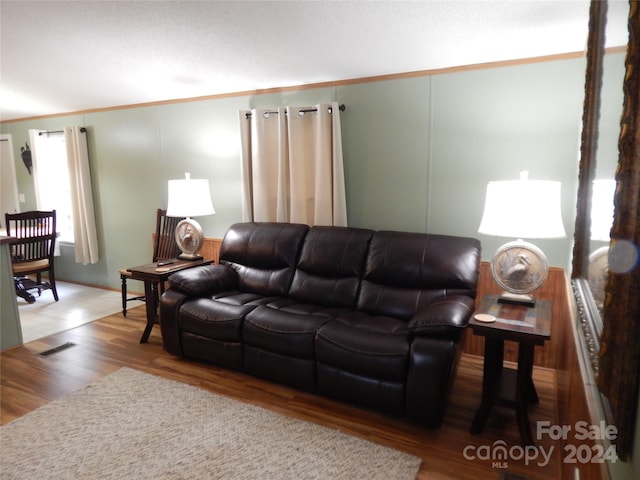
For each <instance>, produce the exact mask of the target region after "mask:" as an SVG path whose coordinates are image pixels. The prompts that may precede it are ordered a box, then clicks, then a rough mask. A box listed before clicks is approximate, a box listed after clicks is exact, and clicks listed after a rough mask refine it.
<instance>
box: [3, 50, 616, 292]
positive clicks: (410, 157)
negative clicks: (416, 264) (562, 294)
mask: <svg viewBox="0 0 640 480" xmlns="http://www.w3.org/2000/svg"><path fill="white" fill-rule="evenodd" d="M584 68H585V61H584V59H573V60H559V61H550V62H542V63H533V64H526V65H516V66H508V67H500V68H492V69H479V70H468V71H460V72H456V73H447V74H436V75H430V76H416V77H409V78H403V79H395V80H387V81H379V82H368V83H367V82H363V83H356V84H350V85H344V86H338V87H323V88H316V89H303V90H298V91H291V92H282V93H270V94H263V95H254V96H238V97H231V98H221V99H215V100H202V101H192V102H184V103H179V104H170V105H156V106H148V107H137V108H124V109H119V110H111V111H105V112H95V113H87V114H83V115H69V116H61V117H54V118H48V119H40V120H28V121H16V122H9V123H4V124H2V125H1V126H0V131H1V132H2V133H9V134H12V135H13V145H14V148H15V149H16V152H15V158H16V170H17V172H18V185H19V191H20V193H24V194H25V196H26V203H25V204H23V205H22V206H23V209H24V210H27V209H30V208H34V207H35V200H34V194H33V184H32V178H31V177H30V176H29V175H28V174H27V172H26V169H25V168H24V166H23V165H22V162H21V161H20V156H19V147H20V146H21V145H24V142H25V141H28V129H29V128H43V129H55V130H58V129H60V128H62V127H64V126H68V125H72V124H75V125H82V126H85V127H87V129H88V135H89V137H88V138H89V145H90V156H91V168H92V175H93V183H94V197H95V206H96V215H97V220H98V225H99V227H98V228H99V239H100V249H101V260H100V262H99V263H98V264H96V265H92V266H82V265H78V264H75V263H74V261H73V252H72V247H70V246H65V245H63V246H62V257H61V258H60V259H59V262H58V276H59V277H60V278H61V279H67V280H71V281H77V282H82V283H88V284H94V285H101V286H106V287H110V288H117V287H118V286H119V275H118V269H120V268H122V267H126V266H131V265H137V264H141V263H144V262H146V261H147V260H148V259H149V258H150V257H151V240H150V235H151V232H152V230H153V226H154V221H155V210H156V208H158V207H166V201H167V181H168V180H169V179H173V178H180V177H182V176H183V174H184V172H187V171H188V172H190V173H191V175H192V177H193V178H208V179H209V180H210V182H211V187H212V197H213V204H214V207H215V209H216V215H214V216H211V217H203V218H201V219H199V221H200V223H201V224H202V226H203V229H204V232H205V234H206V235H207V236H209V237H220V236H222V235H223V234H224V232H225V230H226V229H227V227H228V226H229V225H230V224H232V223H233V222H236V221H240V219H241V210H240V208H241V207H240V148H239V142H240V139H239V129H238V110H241V109H251V108H262V107H277V106H278V105H311V104H315V103H320V102H329V101H332V100H336V101H338V102H340V103H344V104H346V106H347V110H346V111H345V112H343V113H341V119H342V132H343V151H344V159H345V176H346V185H347V202H348V215H349V221H350V224H351V225H352V226H358V227H369V228H374V229H398V230H407V231H418V232H423V231H428V232H431V233H444V234H454V235H466V236H474V237H478V238H480V239H481V241H482V243H483V258H484V259H485V260H489V259H491V257H492V256H493V253H494V251H495V249H496V248H497V247H498V246H499V245H501V244H502V243H504V242H505V241H507V240H508V239H499V238H491V237H485V236H480V235H478V234H477V228H478V225H479V222H480V217H481V214H482V207H483V202H484V194H485V188H486V183H487V182H488V181H489V180H499V179H515V178H517V177H518V174H519V172H520V171H521V170H523V169H527V170H529V171H530V172H531V175H530V178H533V179H550V180H559V181H561V182H562V184H563V218H564V224H565V228H566V230H567V235H568V236H567V238H565V239H560V240H547V241H536V242H535V243H536V244H538V245H539V246H540V247H541V248H542V249H543V250H544V251H545V253H546V254H547V256H548V257H549V263H550V264H551V265H554V266H560V267H564V268H567V267H568V266H569V265H570V260H569V259H570V252H571V244H572V236H573V223H574V209H575V190H576V179H577V162H578V156H579V142H580V124H581V116H582V99H583V90H584ZM614 121H618V119H617V118H616V119H614Z"/></svg>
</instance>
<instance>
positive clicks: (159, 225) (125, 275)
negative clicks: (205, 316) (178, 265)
mask: <svg viewBox="0 0 640 480" xmlns="http://www.w3.org/2000/svg"><path fill="white" fill-rule="evenodd" d="M180 220H182V218H178V217H167V211H166V210H163V209H161V208H159V209H158V211H157V212H156V233H155V236H154V240H153V258H152V262H159V261H162V260H170V259H174V258H177V257H178V255H180V248H179V247H178V244H177V243H176V240H175V236H174V235H175V230H176V226H177V225H178V223H179V222H180ZM119 273H120V282H121V284H122V315H123V316H124V317H126V316H127V302H131V301H133V300H139V301H142V302H144V301H145V297H144V295H140V296H136V297H128V296H127V280H128V279H130V278H131V273H130V272H129V271H128V270H127V269H123V270H120V271H119ZM163 292H164V284H160V295H162V293H163Z"/></svg>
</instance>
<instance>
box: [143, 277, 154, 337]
mask: <svg viewBox="0 0 640 480" xmlns="http://www.w3.org/2000/svg"><path fill="white" fill-rule="evenodd" d="M144 296H145V304H146V308H147V326H146V327H145V329H144V332H143V334H142V338H140V343H147V342H148V341H149V335H150V334H151V329H152V328H153V325H154V324H155V323H156V319H157V316H158V284H157V282H154V281H151V280H145V281H144Z"/></svg>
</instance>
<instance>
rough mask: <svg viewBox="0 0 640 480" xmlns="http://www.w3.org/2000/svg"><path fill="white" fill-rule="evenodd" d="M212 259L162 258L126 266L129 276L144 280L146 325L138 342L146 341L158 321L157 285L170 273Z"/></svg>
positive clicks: (206, 262)
mask: <svg viewBox="0 0 640 480" xmlns="http://www.w3.org/2000/svg"><path fill="white" fill-rule="evenodd" d="M211 263H213V260H204V259H201V260H178V259H175V260H163V261H159V262H154V263H149V264H147V265H140V266H139V267H131V268H128V269H127V271H129V272H131V278H133V279H134V280H141V281H143V282H144V296H145V303H146V308H147V326H146V327H145V329H144V332H143V333H142V338H140V343H147V341H148V340H149V335H150V334H151V329H152V328H153V325H154V324H155V323H157V321H158V303H159V297H158V285H160V283H161V282H164V281H166V280H167V278H169V276H170V275H171V274H172V273H175V272H177V271H179V270H186V269H187V268H193V267H200V266H202V265H210V264H211Z"/></svg>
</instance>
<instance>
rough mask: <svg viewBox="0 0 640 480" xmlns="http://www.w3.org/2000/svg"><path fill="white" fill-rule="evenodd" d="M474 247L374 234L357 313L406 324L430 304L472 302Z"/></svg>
mask: <svg viewBox="0 0 640 480" xmlns="http://www.w3.org/2000/svg"><path fill="white" fill-rule="evenodd" d="M480 251H481V247H480V242H479V241H478V240H476V239H473V238H466V237H453V236H447V235H431V234H426V233H406V232H389V231H380V232H376V233H374V234H373V238H372V239H371V244H370V247H369V254H368V256H367V262H366V270H365V274H364V279H363V282H362V286H361V289H360V296H359V299H358V309H359V310H362V311H365V312H368V313H370V314H372V315H388V316H392V317H396V318H401V319H405V320H408V319H409V318H411V317H412V316H413V315H414V314H415V313H416V312H417V311H418V310H420V309H421V308H423V307H424V306H426V305H428V304H429V303H431V302H432V301H433V300H434V299H436V298H441V297H443V296H447V295H454V294H462V295H469V296H471V297H475V295H476V289H477V284H478V275H479V269H480Z"/></svg>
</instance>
